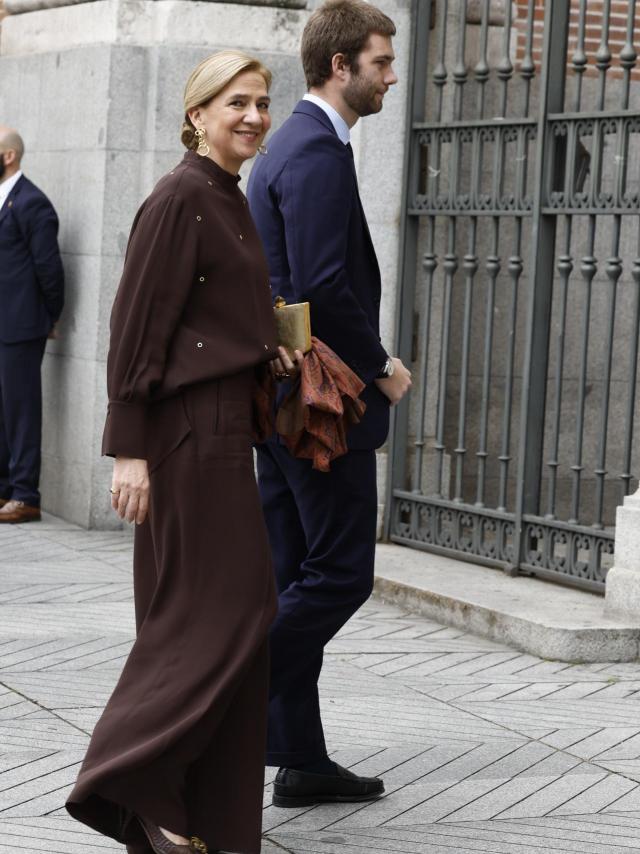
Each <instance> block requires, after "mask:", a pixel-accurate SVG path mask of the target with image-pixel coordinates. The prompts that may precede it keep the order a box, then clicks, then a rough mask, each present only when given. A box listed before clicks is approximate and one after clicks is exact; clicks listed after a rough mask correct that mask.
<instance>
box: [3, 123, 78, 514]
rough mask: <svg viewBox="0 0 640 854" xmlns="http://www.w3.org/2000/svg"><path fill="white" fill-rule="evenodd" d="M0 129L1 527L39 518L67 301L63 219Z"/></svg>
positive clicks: (12, 137) (13, 135) (11, 134)
mask: <svg viewBox="0 0 640 854" xmlns="http://www.w3.org/2000/svg"><path fill="white" fill-rule="evenodd" d="M23 153H24V145H23V142H22V139H21V138H20V136H19V134H18V133H17V132H16V131H15V130H12V129H11V128H8V127H4V126H0V522H5V523H6V522H31V521H37V520H38V519H40V493H39V491H38V485H39V481H40V441H41V432H42V387H41V379H40V366H41V364H42V357H43V355H44V347H45V343H46V340H47V337H54V335H55V332H54V328H55V324H56V322H57V320H58V318H59V317H60V313H61V311H62V305H63V302H64V273H63V270H62V262H61V260H60V252H59V250H58V239H57V235H58V217H57V216H56V212H55V211H54V209H53V206H52V204H51V202H50V201H49V199H47V197H46V196H45V195H44V193H43V192H41V191H40V190H39V189H38V188H37V187H36V186H35V185H34V184H32V183H31V181H29V179H28V178H25V176H24V175H23V174H22V171H21V169H20V162H21V160H22V155H23Z"/></svg>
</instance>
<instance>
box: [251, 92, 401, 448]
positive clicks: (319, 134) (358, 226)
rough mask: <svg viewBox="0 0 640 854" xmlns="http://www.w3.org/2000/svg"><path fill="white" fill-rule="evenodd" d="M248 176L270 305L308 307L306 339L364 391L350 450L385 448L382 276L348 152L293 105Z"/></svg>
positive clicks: (320, 122)
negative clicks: (276, 300)
mask: <svg viewBox="0 0 640 854" xmlns="http://www.w3.org/2000/svg"><path fill="white" fill-rule="evenodd" d="M268 148H269V151H268V154H266V155H265V156H263V157H259V158H258V160H257V162H256V163H255V165H254V167H253V170H252V172H251V177H250V179H249V187H248V191H247V194H248V198H249V204H250V207H251V213H252V214H253V217H254V219H255V222H256V225H257V227H258V232H259V233H260V237H261V238H262V242H263V244H264V247H265V251H266V254H267V259H268V262H269V273H270V280H271V282H270V283H271V290H272V293H273V296H274V297H276V296H278V295H280V296H282V297H284V299H285V300H286V301H287V302H303V301H305V300H308V301H309V303H310V304H311V330H312V333H313V335H315V336H316V337H317V338H319V339H321V340H322V341H324V343H325V344H327V345H328V346H329V347H331V349H332V350H334V351H335V352H336V353H337V354H338V356H340V358H341V359H342V360H343V361H344V362H346V364H347V365H349V367H351V368H352V369H353V370H354V371H355V372H356V373H357V374H358V375H359V376H360V377H361V378H362V379H363V381H364V382H365V383H367V388H366V389H365V391H364V392H363V395H362V399H363V400H364V402H365V403H366V405H367V410H366V412H365V415H364V417H363V419H362V421H361V423H360V424H358V425H357V426H355V427H352V428H351V429H350V430H349V432H348V436H347V440H348V444H349V448H351V449H371V448H378V447H380V445H382V444H383V443H384V441H385V439H386V437H387V432H388V429H389V401H388V399H387V398H386V397H385V395H383V394H382V393H381V392H380V391H379V390H378V388H377V386H375V385H374V384H373V382H372V381H373V379H374V378H375V377H376V375H377V374H378V373H379V372H380V370H381V368H382V367H383V366H384V363H385V360H386V358H387V354H386V352H385V350H384V348H383V347H382V344H381V343H380V323H379V315H380V270H379V267H378V261H377V259H376V254H375V250H374V248H373V243H372V242H371V235H370V234H369V228H368V226H367V221H366V219H365V215H364V211H363V209H362V203H361V201H360V195H359V193H358V183H357V179H356V173H355V166H354V162H353V155H352V153H351V148H350V147H347V146H345V145H344V143H342V142H341V140H340V139H339V137H338V136H337V134H336V132H335V129H334V127H333V125H332V123H331V120H330V119H329V117H328V116H327V114H326V113H325V112H324V111H323V110H321V109H320V108H319V107H318V106H317V105H316V104H313V103H311V102H310V101H304V100H303V101H300V103H299V104H298V105H297V106H296V108H295V109H294V111H293V113H292V115H291V116H290V117H289V118H288V119H287V121H286V122H285V123H284V124H283V125H282V127H280V129H279V130H278V131H277V132H276V133H275V134H274V135H273V137H271V138H270V140H269V142H268Z"/></svg>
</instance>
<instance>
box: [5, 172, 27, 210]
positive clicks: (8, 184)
mask: <svg viewBox="0 0 640 854" xmlns="http://www.w3.org/2000/svg"><path fill="white" fill-rule="evenodd" d="M20 178H22V170H21V169H18V171H17V172H16V174H15V175H12V176H11V177H10V178H7V180H6V181H3V182H2V183H1V184H0V208H1V207H2V206H3V205H4V203H5V202H6V201H7V199H8V197H9V193H10V192H11V190H13V188H14V187H15V185H16V184H17V183H18V181H19V180H20Z"/></svg>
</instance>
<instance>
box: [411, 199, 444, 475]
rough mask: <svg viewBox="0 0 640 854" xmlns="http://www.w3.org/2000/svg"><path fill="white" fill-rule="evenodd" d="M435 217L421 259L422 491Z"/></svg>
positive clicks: (418, 456) (418, 457) (418, 471)
mask: <svg viewBox="0 0 640 854" xmlns="http://www.w3.org/2000/svg"><path fill="white" fill-rule="evenodd" d="M435 219H436V218H435V217H434V216H430V217H428V219H427V229H428V235H429V236H428V238H427V239H428V244H427V251H426V252H425V253H424V257H423V259H422V267H423V269H424V272H425V279H426V281H425V297H424V310H423V315H422V323H421V333H420V341H421V350H422V370H421V371H420V399H419V402H418V424H417V426H416V440H415V443H414V444H415V448H416V453H415V468H414V476H413V489H414V491H416V492H422V491H423V490H422V471H423V462H424V446H425V420H426V410H427V385H428V371H429V340H430V336H429V330H430V328H431V296H432V293H433V278H434V273H435V270H436V267H437V266H438V259H437V256H436V254H435V246H434V242H435Z"/></svg>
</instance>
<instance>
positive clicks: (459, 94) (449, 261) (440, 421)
mask: <svg viewBox="0 0 640 854" xmlns="http://www.w3.org/2000/svg"><path fill="white" fill-rule="evenodd" d="M466 36H467V0H460V14H459V17H458V45H457V52H456V61H455V65H454V68H453V73H452V77H453V82H454V85H455V91H454V107H453V118H454V121H460V120H461V119H462V109H463V104H464V87H465V85H466V83H467V78H468V71H467V65H466V58H465V47H466ZM451 147H452V157H451V169H450V180H449V203H450V206H451V208H454V207H455V201H456V197H457V195H458V186H459V183H458V182H459V178H460V172H461V166H462V163H461V161H462V140H461V131H460V130H459V129H454V130H453V132H452V138H451ZM447 231H448V239H447V251H446V254H445V256H444V259H443V264H442V267H443V270H444V273H445V282H444V300H443V305H442V338H441V344H440V376H439V385H438V411H437V426H436V441H435V443H434V448H435V451H436V454H437V475H436V495H437V496H438V497H443V480H444V462H445V450H446V445H445V414H446V403H447V380H448V374H449V339H450V335H451V309H452V300H453V279H454V276H455V273H456V270H457V269H458V257H457V255H456V231H457V222H456V217H455V216H450V217H449V223H448V228H447ZM447 492H448V489H447Z"/></svg>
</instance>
